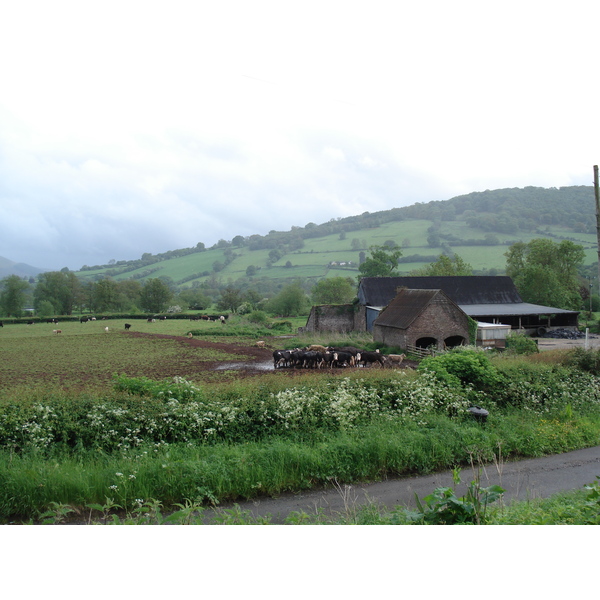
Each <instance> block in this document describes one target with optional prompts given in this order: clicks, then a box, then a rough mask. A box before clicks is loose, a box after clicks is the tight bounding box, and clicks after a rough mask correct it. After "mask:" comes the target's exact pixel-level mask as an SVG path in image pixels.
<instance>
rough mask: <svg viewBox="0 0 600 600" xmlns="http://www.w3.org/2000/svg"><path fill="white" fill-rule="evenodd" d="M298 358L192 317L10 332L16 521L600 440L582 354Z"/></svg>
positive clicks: (9, 492)
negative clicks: (484, 415)
mask: <svg viewBox="0 0 600 600" xmlns="http://www.w3.org/2000/svg"><path fill="white" fill-rule="evenodd" d="M126 322H127V323H129V324H130V325H131V327H130V329H129V330H126V329H125V323H126ZM57 330H60V332H61V333H56V331H57ZM191 331H193V332H194V333H193V336H192V337H189V334H190V332H191ZM225 333H227V334H228V335H227V336H226V335H224V334H225ZM259 340H260V341H264V342H265V343H264V344H259V345H257V342H258V341H259ZM315 342H318V343H319V344H320V343H324V340H315ZM296 345H298V346H306V345H308V343H307V341H306V340H305V339H296V338H295V337H294V336H271V337H269V336H266V335H265V331H264V330H263V331H260V335H259V334H258V333H257V334H256V335H252V334H251V333H249V332H248V330H247V329H244V327H238V326H237V325H235V324H234V323H227V324H226V325H221V324H220V323H218V322H208V321H201V322H190V321H189V320H185V319H167V320H156V322H148V321H147V320H146V319H135V320H132V319H128V320H127V321H126V320H124V319H106V320H98V321H89V322H87V323H80V322H79V321H64V322H60V320H59V323H36V324H34V325H26V324H10V325H7V324H5V326H4V327H3V328H2V329H0V481H1V482H2V486H0V520H2V521H3V522H61V521H63V520H68V519H66V517H65V515H66V514H67V513H69V514H71V516H72V517H74V518H75V519H79V521H81V519H82V518H83V517H82V515H84V514H86V515H87V516H86V518H87V520H88V522H98V521H101V520H102V519H106V518H107V517H108V516H109V515H110V514H118V515H121V517H120V518H125V516H126V517H127V518H130V517H131V515H133V514H134V513H135V514H136V515H137V517H139V519H141V521H139V522H143V519H144V518H145V517H144V516H143V515H146V516H147V515H148V513H149V512H151V511H152V510H155V509H156V507H157V506H158V505H160V506H161V507H164V508H165V509H167V508H169V507H177V505H179V506H183V505H186V506H188V507H189V506H193V507H194V509H195V510H196V511H201V510H202V507H206V506H215V505H216V506H218V504H219V503H224V502H235V501H238V500H247V499H251V498H254V497H258V496H273V495H278V494H281V493H283V492H297V491H301V490H306V489H317V488H319V487H330V486H332V485H342V484H344V483H348V482H367V481H378V480H382V479H386V478H389V477H399V476H403V475H404V476H405V475H407V474H416V473H432V472H435V471H436V470H440V469H447V468H452V467H455V466H457V465H467V464H469V463H470V462H472V461H490V460H494V459H495V458H497V457H498V455H499V453H501V455H502V459H510V458H519V457H526V456H542V455H546V454H552V453H558V452H564V451H567V450H572V449H576V448H582V447H588V446H592V445H596V444H598V442H599V440H600V408H599V407H600V386H599V385H598V381H597V379H596V377H594V376H593V375H591V374H590V373H588V372H586V371H585V370H582V369H580V368H579V366H578V365H577V364H572V363H570V362H569V361H570V358H569V357H570V356H571V354H569V353H572V352H573V350H569V351H562V350H558V349H555V350H549V351H547V352H542V353H539V354H536V355H534V356H530V357H527V356H525V357H515V356H512V357H511V356H495V357H492V358H491V359H490V358H488V356H484V353H482V352H474V351H473V350H468V349H466V350H465V351H464V352H457V353H447V354H445V355H442V357H440V358H439V359H438V358H436V359H434V360H433V362H431V364H430V365H427V360H429V359H425V360H423V361H421V362H420V363H419V362H416V361H414V360H408V359H406V360H404V361H402V362H401V365H400V367H401V368H384V369H380V368H377V367H374V366H371V367H367V368H364V367H361V368H349V367H339V368H334V369H330V368H326V369H310V368H303V367H301V366H295V367H288V368H274V362H273V351H274V349H279V348H288V349H289V348H293V347H294V346H296ZM260 346H262V347H260ZM370 349H371V350H372V349H373V348H372V347H371V348H370ZM387 351H389V349H384V348H382V353H383V352H387ZM485 354H487V353H485ZM409 358H410V357H409ZM588 362H589V361H588ZM397 366H398V365H397ZM407 367H408V368H407ZM424 367H425V368H424ZM456 374H459V375H456ZM465 374H466V375H465ZM465 377H466V378H465ZM472 404H478V405H480V406H484V407H485V408H486V409H488V410H489V412H490V418H489V420H488V421H487V423H483V424H482V423H477V422H475V421H474V420H473V419H472V418H470V416H469V413H468V410H467V409H468V408H469V406H471V405H472ZM49 459H51V460H49ZM152 507H154V508H152ZM153 514H156V513H153ZM28 520H29V521H28ZM146 522H147V521H146Z"/></svg>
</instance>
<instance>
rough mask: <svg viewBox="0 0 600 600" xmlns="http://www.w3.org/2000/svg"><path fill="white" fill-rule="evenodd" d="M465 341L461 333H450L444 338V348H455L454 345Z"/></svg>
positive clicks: (462, 343) (461, 344) (460, 344)
mask: <svg viewBox="0 0 600 600" xmlns="http://www.w3.org/2000/svg"><path fill="white" fill-rule="evenodd" d="M466 343H467V340H466V339H465V338H464V337H463V336H462V335H451V336H450V337H447V338H446V339H445V340H444V345H445V346H446V348H456V346H463V345H464V344H466Z"/></svg>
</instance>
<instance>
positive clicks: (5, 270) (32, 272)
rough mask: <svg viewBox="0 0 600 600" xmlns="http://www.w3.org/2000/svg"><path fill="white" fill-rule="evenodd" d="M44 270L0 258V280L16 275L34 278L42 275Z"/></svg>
mask: <svg viewBox="0 0 600 600" xmlns="http://www.w3.org/2000/svg"><path fill="white" fill-rule="evenodd" d="M43 272H44V269H38V268H37V267H32V266H31V265H28V264H25V263H17V262H14V261H12V260H9V259H8V258H5V257H4V256H0V279H4V278H5V277H8V276H9V275H17V276H18V277H36V276H37V275H39V274H40V273H43Z"/></svg>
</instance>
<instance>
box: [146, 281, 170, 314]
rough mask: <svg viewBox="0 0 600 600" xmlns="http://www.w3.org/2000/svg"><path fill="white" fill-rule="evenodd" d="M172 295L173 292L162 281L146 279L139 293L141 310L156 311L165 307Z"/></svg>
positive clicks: (160, 310)
mask: <svg viewBox="0 0 600 600" xmlns="http://www.w3.org/2000/svg"><path fill="white" fill-rule="evenodd" d="M172 297H173V293H172V292H171V290H170V289H169V286H168V285H166V284H165V283H164V282H163V281H161V280H160V279H148V280H147V281H146V283H145V284H144V287H143V288H142V292H141V294H140V304H141V306H142V309H143V310H146V311H148V312H151V313H158V312H162V311H164V310H165V309H166V308H167V306H168V304H169V301H170V300H171V298H172Z"/></svg>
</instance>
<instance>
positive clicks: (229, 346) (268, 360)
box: [127, 332, 418, 379]
mask: <svg viewBox="0 0 600 600" xmlns="http://www.w3.org/2000/svg"><path fill="white" fill-rule="evenodd" d="M127 335H130V336H134V337H145V336H152V337H153V338H156V337H158V338H163V339H173V340H177V341H178V342H179V343H180V344H183V345H186V346H187V347H191V348H205V349H209V350H211V349H212V350H219V351H220V352H224V353H227V354H231V355H233V357H234V358H232V360H231V361H203V362H201V363H197V364H196V365H195V366H194V368H195V370H197V371H229V370H235V371H236V372H238V373H239V377H240V378H247V377H257V376H260V375H263V374H265V373H268V372H274V371H277V373H280V374H281V375H287V376H290V377H298V376H302V375H303V374H305V373H314V372H315V370H314V369H299V368H278V369H274V367H273V351H274V350H280V349H282V348H283V345H278V344H277V339H274V340H271V341H269V342H267V343H266V346H265V347H264V348H258V347H256V346H251V345H244V344H235V343H231V342H227V343H223V342H209V341H207V340H202V339H198V338H187V337H182V336H176V335H162V334H154V333H152V334H150V333H139V332H129V333H128V334H127ZM240 355H242V356H245V357H246V358H245V359H244V360H240V359H239V356H240ZM417 366H418V363H417V362H416V361H413V360H404V361H403V362H402V365H401V367H402V368H413V369H414V368H416V367H417ZM177 368H178V367H177V365H173V364H170V363H169V362H165V363H164V364H163V365H162V366H161V371H162V373H158V374H157V373H156V370H155V369H153V378H156V379H163V378H164V379H166V378H168V377H173V376H174V375H176V374H178V373H174V370H177ZM323 371H324V372H328V373H334V374H336V373H337V374H342V373H344V372H346V371H347V369H344V368H337V369H324V370H323Z"/></svg>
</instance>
